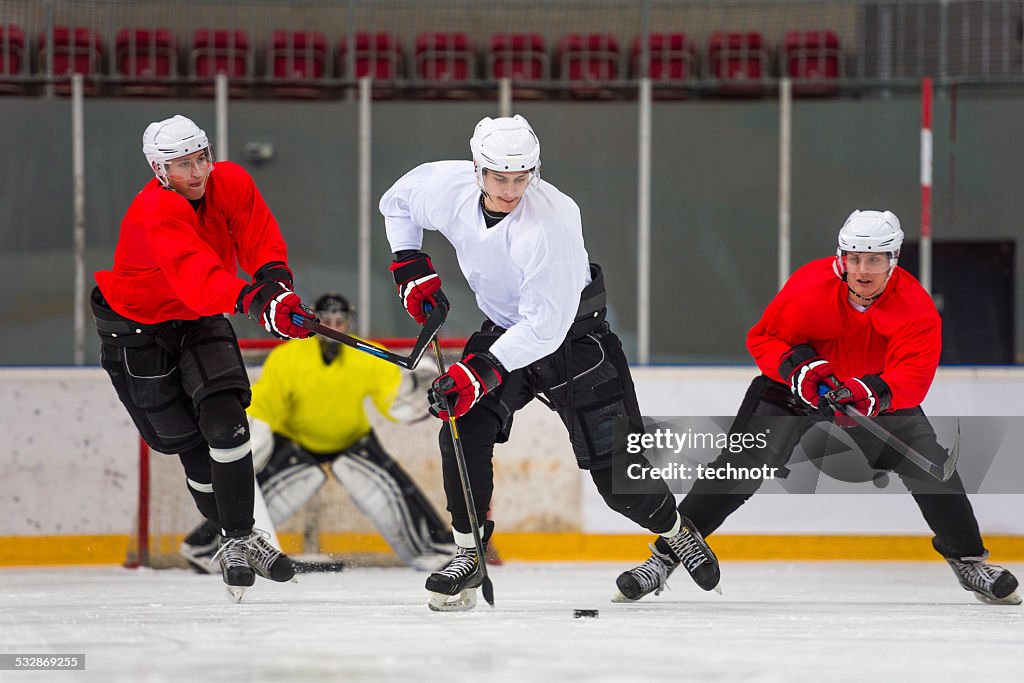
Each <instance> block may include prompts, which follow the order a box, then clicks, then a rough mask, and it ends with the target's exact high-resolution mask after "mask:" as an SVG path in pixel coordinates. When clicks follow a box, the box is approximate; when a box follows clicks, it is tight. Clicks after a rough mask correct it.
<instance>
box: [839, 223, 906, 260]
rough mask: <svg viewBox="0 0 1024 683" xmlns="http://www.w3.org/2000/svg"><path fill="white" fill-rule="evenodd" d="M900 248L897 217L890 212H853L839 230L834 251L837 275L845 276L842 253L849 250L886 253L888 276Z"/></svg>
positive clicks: (901, 237) (900, 240) (897, 258)
mask: <svg viewBox="0 0 1024 683" xmlns="http://www.w3.org/2000/svg"><path fill="white" fill-rule="evenodd" d="M902 246H903V230H902V229H901V228H900V219H899V218H897V217H896V214H894V213H893V212H892V211H858V210H854V212H853V213H851V214H850V217H849V218H847V219H846V222H845V223H843V227H842V229H840V231H839V247H838V248H837V249H836V260H837V267H838V273H839V276H840V277H844V276H845V274H846V266H845V262H844V260H843V254H844V253H845V252H848V251H861V252H865V251H868V252H884V253H887V254H889V275H892V271H893V268H895V267H896V263H897V262H898V260H899V256H900V247H902Z"/></svg>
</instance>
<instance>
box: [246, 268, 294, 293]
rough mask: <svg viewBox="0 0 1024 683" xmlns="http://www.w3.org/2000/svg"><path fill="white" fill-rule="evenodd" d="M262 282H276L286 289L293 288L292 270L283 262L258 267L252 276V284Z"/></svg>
mask: <svg viewBox="0 0 1024 683" xmlns="http://www.w3.org/2000/svg"><path fill="white" fill-rule="evenodd" d="M263 280H276V281H277V282H280V283H281V284H282V285H284V286H285V287H287V288H288V289H293V288H294V287H295V284H294V283H295V277H294V276H293V275H292V269H291V268H289V267H288V264H287V263H285V262H284V261H271V262H269V263H264V264H263V265H262V266H260V267H259V270H257V271H256V272H255V273H253V274H252V282H253V284H256V283H257V282H262V281H263Z"/></svg>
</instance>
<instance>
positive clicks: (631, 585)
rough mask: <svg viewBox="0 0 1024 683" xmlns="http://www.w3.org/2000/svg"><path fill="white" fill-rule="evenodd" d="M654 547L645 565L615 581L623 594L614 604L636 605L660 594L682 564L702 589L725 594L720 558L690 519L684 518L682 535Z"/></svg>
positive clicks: (625, 572) (661, 539) (615, 598)
mask: <svg viewBox="0 0 1024 683" xmlns="http://www.w3.org/2000/svg"><path fill="white" fill-rule="evenodd" d="M650 548H651V556H650V557H649V558H647V560H646V561H645V562H644V563H643V564H641V565H640V566H638V567H634V568H633V569H629V570H627V571H624V572H622V574H620V575H619V578H618V579H616V580H615V585H616V586H617V587H618V589H619V592H618V594H617V595H616V596H615V597H613V598H612V602H636V601H637V600H639V599H641V598H643V597H644V596H646V595H649V594H650V593H652V592H653V593H654V594H655V595H658V594H659V593H661V591H663V590H664V589H665V588H666V587H667V582H668V577H669V576H671V575H672V572H673V571H675V569H676V567H678V566H679V565H680V564H682V565H683V567H685V568H686V571H687V572H688V573H689V574H690V577H691V578H692V579H693V580H694V582H695V583H696V584H697V585H698V586H700V587H701V588H702V589H704V590H706V591H710V590H714V591H715V592H716V593H719V594H720V593H721V592H722V589H721V588H719V587H718V581H719V579H720V578H721V572H720V571H719V569H718V558H717V557H715V554H714V553H713V552H712V551H711V548H709V547H708V544H707V543H705V542H704V538H703V537H702V536H701V535H700V532H699V531H697V529H696V528H695V527H694V526H693V523H692V522H690V520H688V519H686V518H685V517H683V518H682V523H681V525H680V528H679V533H677V534H676V535H675V536H671V537H669V538H665V537H659V538H658V540H657V541H656V542H655V543H653V544H652V545H651V546H650Z"/></svg>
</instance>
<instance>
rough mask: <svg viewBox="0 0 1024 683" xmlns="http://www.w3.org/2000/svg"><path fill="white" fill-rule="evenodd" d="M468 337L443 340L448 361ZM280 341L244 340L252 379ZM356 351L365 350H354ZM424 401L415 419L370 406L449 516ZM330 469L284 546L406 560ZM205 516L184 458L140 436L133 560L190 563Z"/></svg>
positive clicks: (408, 345) (430, 363) (129, 562)
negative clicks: (189, 541)
mask: <svg viewBox="0 0 1024 683" xmlns="http://www.w3.org/2000/svg"><path fill="white" fill-rule="evenodd" d="M465 341H466V340H465V339H442V340H441V345H442V348H443V349H444V355H445V362H446V365H447V364H450V363H452V362H455V361H456V360H458V354H459V353H460V351H461V349H462V347H463V345H464V344H465ZM414 342H415V339H412V338H407V339H406V338H400V339H382V340H377V342H376V343H379V344H383V345H384V346H386V347H387V348H389V349H391V350H393V351H396V352H397V353H401V354H408V353H409V352H410V351H411V349H412V346H413V343H414ZM278 343H280V342H279V341H277V340H272V339H241V340H239V344H240V346H241V347H242V355H243V357H244V358H245V360H246V365H247V368H248V370H249V376H250V379H251V380H252V381H254V382H255V381H256V379H257V378H258V376H259V372H260V370H261V366H262V362H263V359H264V358H265V357H266V355H267V354H268V353H269V352H270V350H271V349H272V348H273V347H274V346H276V345H277V344H278ZM352 353H358V352H357V351H355V350H352ZM430 371H434V372H433V373H431V372H430ZM403 372H407V371H406V370H403ZM416 372H417V373H418V374H419V376H420V377H424V376H425V375H430V374H433V375H436V365H435V362H434V358H433V354H432V353H431V352H430V351H429V350H428V352H427V353H426V354H424V356H423V359H422V360H421V361H420V365H419V367H418V368H417V370H416ZM424 391H425V390H424ZM422 407H423V415H424V418H423V419H419V420H417V421H413V422H406V423H396V422H392V421H389V420H387V419H385V418H384V417H383V416H381V415H380V414H378V413H377V411H376V409H375V408H374V407H373V406H372V404H370V405H367V415H368V416H369V419H370V423H371V425H372V426H373V428H374V431H375V432H376V433H377V436H378V437H379V439H380V442H381V444H382V445H383V446H384V448H385V450H386V451H387V452H388V453H390V454H391V455H392V456H393V457H394V458H395V459H396V460H397V461H398V462H399V463H400V464H401V465H402V467H403V468H405V470H406V471H408V472H409V475H410V476H411V477H412V478H413V480H414V481H415V482H416V483H417V484H418V485H419V486H420V488H421V489H422V490H423V492H424V493H425V494H426V496H427V498H429V499H430V500H431V502H433V503H434V505H435V507H436V509H437V510H438V511H440V512H441V513H442V518H444V516H445V515H444V507H445V498H444V489H443V487H442V482H441V459H440V455H439V453H438V445H437V435H438V427H439V423H438V421H437V420H434V419H426V418H427V415H426V399H425V397H424V398H423V403H422ZM325 472H326V474H327V475H328V476H327V482H326V483H325V484H324V485H323V486H322V487H321V488H320V490H319V491H318V492H317V493H316V495H315V496H314V497H313V498H312V499H311V500H310V501H309V502H307V503H306V505H305V506H303V507H302V508H301V509H300V510H298V511H297V512H296V513H295V514H294V515H293V516H292V517H291V518H289V519H288V520H286V521H285V522H283V523H281V524H280V525H279V526H278V527H277V528H276V532H277V535H278V538H279V539H280V542H281V545H282V548H283V550H285V552H287V553H289V554H294V555H297V556H298V557H300V558H308V559H313V560H321V561H333V560H341V561H343V562H344V563H346V564H348V565H366V566H384V565H389V564H399V560H398V558H397V556H395V555H394V554H393V553H392V552H391V550H390V548H389V547H388V545H387V543H385V541H384V539H383V538H382V537H381V536H380V535H379V534H378V533H377V531H376V529H375V528H374V526H373V524H372V523H371V522H370V521H369V520H368V519H367V518H365V517H364V516H363V515H362V513H361V512H360V511H359V510H358V509H357V508H356V506H355V504H354V503H353V502H352V501H351V500H350V499H349V497H348V494H347V492H346V491H345V489H344V488H343V487H342V486H341V485H340V484H339V483H338V481H337V480H336V479H335V478H334V477H333V475H332V474H331V471H330V468H329V467H327V466H326V465H325ZM201 522H202V517H201V515H200V514H199V511H198V510H197V509H196V506H195V503H194V502H193V500H192V497H191V496H190V495H189V493H188V490H187V489H186V485H185V474H184V471H183V470H182V467H181V463H180V461H179V460H178V458H177V456H174V455H164V454H161V453H156V452H152V451H150V449H149V448H148V447H147V446H146V444H145V442H143V441H142V440H141V439H140V440H139V476H138V505H137V512H136V519H135V523H134V525H133V527H134V528H133V531H132V534H131V538H130V541H129V547H128V553H127V557H126V559H125V566H126V567H140V566H141V567H153V568H170V567H182V568H184V567H187V566H188V563H187V562H186V561H185V559H184V558H183V557H182V556H181V555H180V554H179V552H178V548H179V546H180V545H181V542H182V541H183V540H184V538H185V536H186V535H188V533H189V532H190V531H191V530H192V529H194V528H195V527H196V526H197V525H199V524H200V523H201Z"/></svg>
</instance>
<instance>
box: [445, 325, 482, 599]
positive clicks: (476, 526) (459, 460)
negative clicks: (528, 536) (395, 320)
mask: <svg viewBox="0 0 1024 683" xmlns="http://www.w3.org/2000/svg"><path fill="white" fill-rule="evenodd" d="M436 310H437V309H434V311H435V312H436ZM431 343H432V344H433V347H434V358H435V360H436V361H437V371H438V372H439V373H440V374H442V375H443V374H444V373H445V372H446V370H445V367H444V355H443V354H442V353H441V343H440V342H438V341H437V339H434V340H433V341H432V342H431ZM447 407H448V425H449V427H451V433H452V446H453V447H454V448H455V462H456V464H458V466H459V482H460V483H461V484H462V496H463V498H465V500H466V513H467V515H468V516H469V526H470V527H471V528H472V530H473V545H475V546H476V558H477V566H479V567H480V570H481V571H482V572H483V575H484V578H483V582H482V583H481V585H480V592H481V593H483V596H484V600H486V601H487V604H488V605H490V606H491V607H494V584H493V583H491V577H490V576H488V575H487V561H486V557H485V556H484V543H483V540H482V539H481V538H480V520H479V518H478V517H477V515H476V501H474V500H473V490H472V489H471V488H470V487H469V469H468V468H467V467H466V454H465V453H463V451H462V439H460V438H459V426H458V424H457V421H456V419H455V418H454V417H452V416H451V414H452V408H453V406H452V405H451V402H448V406H447Z"/></svg>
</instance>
